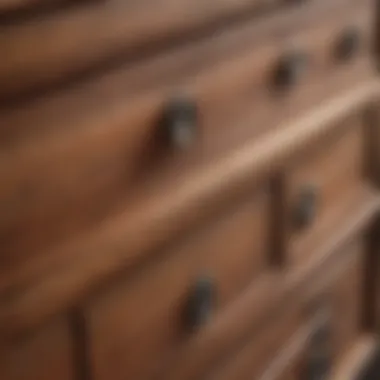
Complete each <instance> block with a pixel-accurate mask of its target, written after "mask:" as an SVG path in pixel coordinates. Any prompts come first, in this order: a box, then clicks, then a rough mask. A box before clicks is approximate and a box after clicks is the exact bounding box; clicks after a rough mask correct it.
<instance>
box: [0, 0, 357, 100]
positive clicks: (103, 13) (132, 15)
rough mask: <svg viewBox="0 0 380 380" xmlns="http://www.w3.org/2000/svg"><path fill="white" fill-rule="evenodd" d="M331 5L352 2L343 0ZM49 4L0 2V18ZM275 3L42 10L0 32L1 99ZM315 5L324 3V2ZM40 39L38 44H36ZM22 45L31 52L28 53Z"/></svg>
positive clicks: (243, 0)
mask: <svg viewBox="0 0 380 380" xmlns="http://www.w3.org/2000/svg"><path fill="white" fill-rule="evenodd" d="M334 1H335V2H340V3H343V4H347V3H352V1H349V0H334ZM52 2H54V3H57V2H58V3H59V2H66V0H50V1H48V0H24V1H22V0H2V1H1V3H0V15H1V13H3V12H5V11H8V10H14V9H17V8H25V7H30V6H32V5H33V6H35V5H36V3H37V4H38V3H42V4H44V3H45V4H47V3H52ZM67 2H69V1H67ZM280 2H281V0H236V1H233V2H231V1H225V0H212V1H210V2H208V3H207V4H205V3H204V2H202V1H200V0H196V1H190V0H180V1H177V2H173V1H160V2H158V3H153V4H149V6H147V4H146V3H144V2H140V3H139V2H135V1H133V2H128V3H118V2H117V1H114V0H110V1H108V2H104V3H94V2H89V3H85V2H84V4H78V6H75V7H68V8H67V9H61V10H60V12H51V13H47V12H45V13H43V14H42V15H40V17H33V18H29V19H28V22H26V23H25V22H24V23H20V24H17V23H15V24H14V25H12V26H11V27H8V28H6V29H5V33H4V37H3V38H1V39H0V46H3V47H6V48H7V49H6V52H7V61H6V62H5V61H4V62H1V64H0V82H1V83H2V88H1V97H4V95H6V94H8V95H14V94H16V93H20V92H22V91H24V92H25V91H30V90H31V89H32V88H36V87H42V86H45V85H47V84H51V83H57V82H58V83H59V82H61V81H63V80H64V79H66V78H68V77H69V78H70V77H72V76H73V75H75V74H78V72H79V73H83V71H84V70H86V69H88V68H92V67H94V66H98V67H99V65H100V64H101V63H103V62H109V61H110V59H112V58H118V57H119V56H120V54H124V56H125V53H127V54H128V53H129V54H128V55H129V56H133V55H135V53H136V50H137V52H139V48H141V47H144V48H145V49H146V48H148V49H149V48H152V50H153V51H154V45H155V44H157V43H158V42H163V40H165V41H168V42H171V41H173V40H175V39H176V38H178V36H181V37H183V36H184V35H186V34H188V33H189V32H191V31H193V30H194V29H197V28H203V29H204V27H205V26H210V25H215V23H216V22H217V21H220V20H223V19H228V18H230V17H236V16H241V15H246V14H247V12H251V13H252V15H255V11H258V10H263V9H265V8H269V6H271V5H276V4H278V3H280ZM316 3H317V4H318V3H322V4H323V5H326V4H328V3H329V2H328V1H322V2H321V1H319V2H318V1H316ZM318 5H320V4H318ZM16 21H17V20H16ZM99 25H101V26H102V27H101V28H99ZM216 26H218V25H216ZM73 31H75V34H73ZM72 37H75V39H74V38H72ZM68 39H69V41H68ZM42 40H43V41H44V44H41V41H42ZM28 46H35V47H36V48H35V49H33V51H30V50H28V49H27V47H28ZM57 46H59V48H57Z"/></svg>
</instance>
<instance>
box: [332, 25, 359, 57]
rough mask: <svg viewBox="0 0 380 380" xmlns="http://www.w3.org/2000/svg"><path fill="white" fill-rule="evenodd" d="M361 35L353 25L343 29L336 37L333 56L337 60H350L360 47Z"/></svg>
mask: <svg viewBox="0 0 380 380" xmlns="http://www.w3.org/2000/svg"><path fill="white" fill-rule="evenodd" d="M360 42H361V36H360V32H359V30H358V29H357V28H355V27H350V28H347V29H346V30H344V31H343V32H342V33H341V34H340V35H339V37H338V40H337V43H336V46H335V52H334V53H335V58H336V59H337V60H338V61H339V62H347V61H349V60H351V59H352V58H353V57H354V56H355V55H356V53H357V52H358V51H359V49H360Z"/></svg>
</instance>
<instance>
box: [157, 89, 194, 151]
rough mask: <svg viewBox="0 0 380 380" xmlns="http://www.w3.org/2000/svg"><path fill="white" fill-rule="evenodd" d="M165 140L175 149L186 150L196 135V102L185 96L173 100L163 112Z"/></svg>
mask: <svg viewBox="0 0 380 380" xmlns="http://www.w3.org/2000/svg"><path fill="white" fill-rule="evenodd" d="M164 129H165V135H166V139H167V140H168V141H169V144H170V145H171V146H173V147H175V148H179V149H185V148H188V147H189V146H190V145H191V144H192V143H193V142H194V140H195V138H196V136H197V134H198V107H197V104H196V102H195V101H194V100H193V99H191V98H189V97H185V96H178V97H175V98H173V99H172V100H171V101H169V102H168V104H167V105H166V109H165V112H164Z"/></svg>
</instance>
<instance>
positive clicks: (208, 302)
mask: <svg viewBox="0 0 380 380" xmlns="http://www.w3.org/2000/svg"><path fill="white" fill-rule="evenodd" d="M215 296H216V294H215V284H214V281H213V279H212V278H210V277H202V278H200V279H198V280H197V282H196V283H195V284H194V287H193V289H191V294H190V297H189V299H188V303H187V307H186V324H187V326H188V328H189V329H191V330H193V329H196V328H198V327H200V326H202V325H204V324H205V323H206V322H207V321H208V320H209V319H210V317H211V315H212V311H213V308H214V303H215Z"/></svg>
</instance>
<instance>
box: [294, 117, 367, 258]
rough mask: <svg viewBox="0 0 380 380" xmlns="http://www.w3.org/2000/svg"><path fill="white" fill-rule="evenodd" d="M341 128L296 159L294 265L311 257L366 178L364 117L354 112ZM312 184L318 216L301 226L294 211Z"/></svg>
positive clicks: (337, 221)
mask: <svg viewBox="0 0 380 380" xmlns="http://www.w3.org/2000/svg"><path fill="white" fill-rule="evenodd" d="M341 128H342V129H340V130H337V131H336V132H335V133H334V135H333V136H330V137H329V139H326V140H325V141H324V142H321V143H320V144H316V145H315V146H314V147H313V149H311V150H310V151H309V152H308V154H306V155H305V156H304V158H303V160H302V162H299V163H298V162H297V163H295V165H294V167H293V168H291V169H290V172H289V176H288V179H287V180H288V197H289V206H288V207H289V209H288V228H289V243H290V247H289V252H288V255H289V261H290V262H291V263H292V264H293V265H298V264H299V263H302V261H303V260H307V259H308V258H309V255H308V252H310V251H312V249H313V247H315V246H316V245H317V244H318V242H319V241H320V239H321V237H322V236H324V235H325V234H326V230H329V229H330V228H331V227H332V226H334V225H336V224H337V223H339V220H338V219H337V218H338V216H337V215H339V213H340V209H341V204H342V203H343V204H344V202H345V199H347V197H350V196H351V194H352V192H355V191H356V190H355V189H356V188H357V187H358V186H361V184H362V183H363V182H365V181H368V180H369V179H367V178H365V173H364V163H365V151H364V139H365V132H366V131H365V128H364V117H363V114H362V113H358V114H354V115H352V117H351V118H347V119H346V120H344V121H343V122H342V123H341ZM310 186H311V187H312V188H313V190H314V191H315V192H316V193H315V213H316V214H315V216H314V218H313V220H311V221H310V225H306V226H304V227H303V226H297V224H296V223H295V220H294V214H295V212H296V210H297V208H299V207H300V204H299V203H300V198H301V196H302V192H303V191H305V189H308V188H309V187H310Z"/></svg>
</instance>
